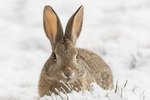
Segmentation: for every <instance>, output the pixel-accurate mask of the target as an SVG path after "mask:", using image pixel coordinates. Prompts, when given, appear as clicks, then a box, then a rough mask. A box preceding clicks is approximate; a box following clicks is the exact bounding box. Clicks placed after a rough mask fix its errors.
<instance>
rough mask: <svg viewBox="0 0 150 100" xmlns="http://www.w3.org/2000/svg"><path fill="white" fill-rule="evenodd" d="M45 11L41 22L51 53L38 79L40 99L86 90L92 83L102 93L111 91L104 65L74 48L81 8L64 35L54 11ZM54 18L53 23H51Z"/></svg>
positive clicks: (107, 71)
mask: <svg viewBox="0 0 150 100" xmlns="http://www.w3.org/2000/svg"><path fill="white" fill-rule="evenodd" d="M44 11H46V12H47V13H48V14H47V13H44V16H45V17H44V18H47V20H45V19H44V29H45V32H46V35H47V37H48V39H49V40H50V42H51V45H52V50H53V52H52V54H51V56H50V58H49V59H48V60H47V62H46V63H45V65H44V67H43V69H42V72H41V75H40V80H39V86H38V90H39V96H40V97H42V96H44V95H51V93H52V92H53V93H55V94H58V92H57V90H59V91H63V92H71V90H76V91H80V90H81V89H88V88H89V86H90V84H91V83H93V82H95V83H97V84H98V85H99V86H100V87H102V88H103V89H112V87H113V76H112V72H111V69H110V68H109V67H108V66H107V64H106V63H105V62H104V61H103V60H102V59H101V58H100V57H99V56H98V55H96V54H95V53H93V52H92V51H89V50H85V49H80V48H76V47H75V43H76V40H77V38H78V37H79V35H80V31H81V27H82V22H83V6H81V7H80V8H79V9H78V10H77V11H76V12H75V13H74V14H73V16H72V17H71V18H70V20H69V21H68V24H67V28H66V32H65V35H63V33H62V27H61V23H60V21H59V18H58V16H57V15H56V13H55V12H54V10H53V9H52V8H51V7H50V6H46V7H45V9H44ZM52 16H53V17H52ZM53 18H56V21H55V20H54V21H51V19H53ZM45 21H48V22H45ZM45 23H47V24H45ZM48 24H51V25H48ZM56 24H57V27H56ZM47 25H48V26H47ZM49 26H50V27H49ZM58 26H59V27H58ZM47 28H50V29H51V28H54V29H51V30H55V31H47ZM50 29H49V30H50ZM55 32H56V33H55ZM54 34H55V35H54ZM68 87H69V88H68ZM62 88H63V89H62Z"/></svg>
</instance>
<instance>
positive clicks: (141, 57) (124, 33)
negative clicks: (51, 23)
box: [0, 0, 150, 100]
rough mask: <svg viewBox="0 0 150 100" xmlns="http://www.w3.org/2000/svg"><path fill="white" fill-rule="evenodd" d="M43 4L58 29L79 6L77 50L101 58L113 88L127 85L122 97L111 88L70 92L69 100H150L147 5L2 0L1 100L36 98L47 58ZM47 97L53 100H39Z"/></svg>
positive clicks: (129, 0)
mask: <svg viewBox="0 0 150 100" xmlns="http://www.w3.org/2000/svg"><path fill="white" fill-rule="evenodd" d="M45 5H51V6H52V7H53V8H54V10H55V11H56V12H57V14H58V15H59V17H60V20H61V22H62V24H63V28H65V25H66V23H67V20H68V19H69V17H70V16H71V15H72V14H73V13H74V12H75V11H76V10H77V8H78V7H79V6H80V5H84V25H83V29H82V33H81V35H80V38H79V39H78V42H77V47H81V48H87V49H90V50H92V51H94V52H96V53H97V54H99V55H101V56H102V57H103V59H104V60H105V61H106V62H107V64H108V65H109V66H110V67H111V69H112V72H113V75H114V84H116V81H117V80H118V84H119V85H121V86H122V85H123V84H124V83H125V82H126V80H128V83H127V87H126V89H124V90H123V97H122V98H121V97H120V92H118V93H115V92H114V89H113V90H111V91H105V90H102V89H101V88H99V87H96V88H95V89H94V91H93V92H87V91H85V92H84V93H82V92H79V93H77V92H72V93H70V94H68V97H69V99H70V100H75V99H78V100H79V99H80V100H92V99H93V100H99V99H101V100H108V99H111V100H144V99H145V100H150V95H149V93H150V78H149V77H150V39H149V37H150V13H149V11H150V1H149V0H99V1H94V0H88V1H85V0H82V1H81V0H80V1H73V0H63V1H62V0H53V1H52V0H41V1H37V0H1V1H0V100H36V99H37V98H38V93H37V84H38V79H39V74H40V71H41V69H42V67H43V65H44V63H45V61H46V60H47V58H48V57H49V55H50V53H51V47H50V43H49V41H48V39H47V38H46V36H45V33H44V31H43V26H42V23H43V22H42V14H43V7H44V6H45ZM121 86H120V87H121ZM134 88H135V92H134V93H133V91H132V90H133V89H134ZM106 94H108V95H109V97H108V96H106ZM63 97H64V98H65V96H63ZM47 98H49V99H50V100H51V99H52V97H44V98H42V100H47ZM53 99H54V100H55V99H57V100H58V99H61V98H60V97H58V98H56V96H54V97H53Z"/></svg>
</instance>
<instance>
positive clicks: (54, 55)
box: [53, 53, 57, 61]
mask: <svg viewBox="0 0 150 100" xmlns="http://www.w3.org/2000/svg"><path fill="white" fill-rule="evenodd" d="M53 57H54V61H56V59H57V57H56V54H55V53H53Z"/></svg>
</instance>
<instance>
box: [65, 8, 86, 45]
mask: <svg viewBox="0 0 150 100" xmlns="http://www.w3.org/2000/svg"><path fill="white" fill-rule="evenodd" d="M82 22H83V6H80V7H79V8H78V10H77V11H76V12H75V13H74V14H73V15H72V16H71V18H70V19H69V21H68V23H67V26H66V31H65V37H66V38H68V39H69V40H71V41H72V42H73V43H74V44H75V43H76V40H77V38H78V37H79V35H80V32H81V29H82Z"/></svg>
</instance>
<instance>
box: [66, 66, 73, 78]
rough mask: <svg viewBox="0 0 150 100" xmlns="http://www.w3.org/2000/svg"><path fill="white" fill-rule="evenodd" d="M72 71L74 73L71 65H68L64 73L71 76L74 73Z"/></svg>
mask: <svg viewBox="0 0 150 100" xmlns="http://www.w3.org/2000/svg"><path fill="white" fill-rule="evenodd" d="M72 73H73V71H72V69H71V68H70V67H66V68H65V69H64V75H65V76H66V77H70V76H71V75H72Z"/></svg>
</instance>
